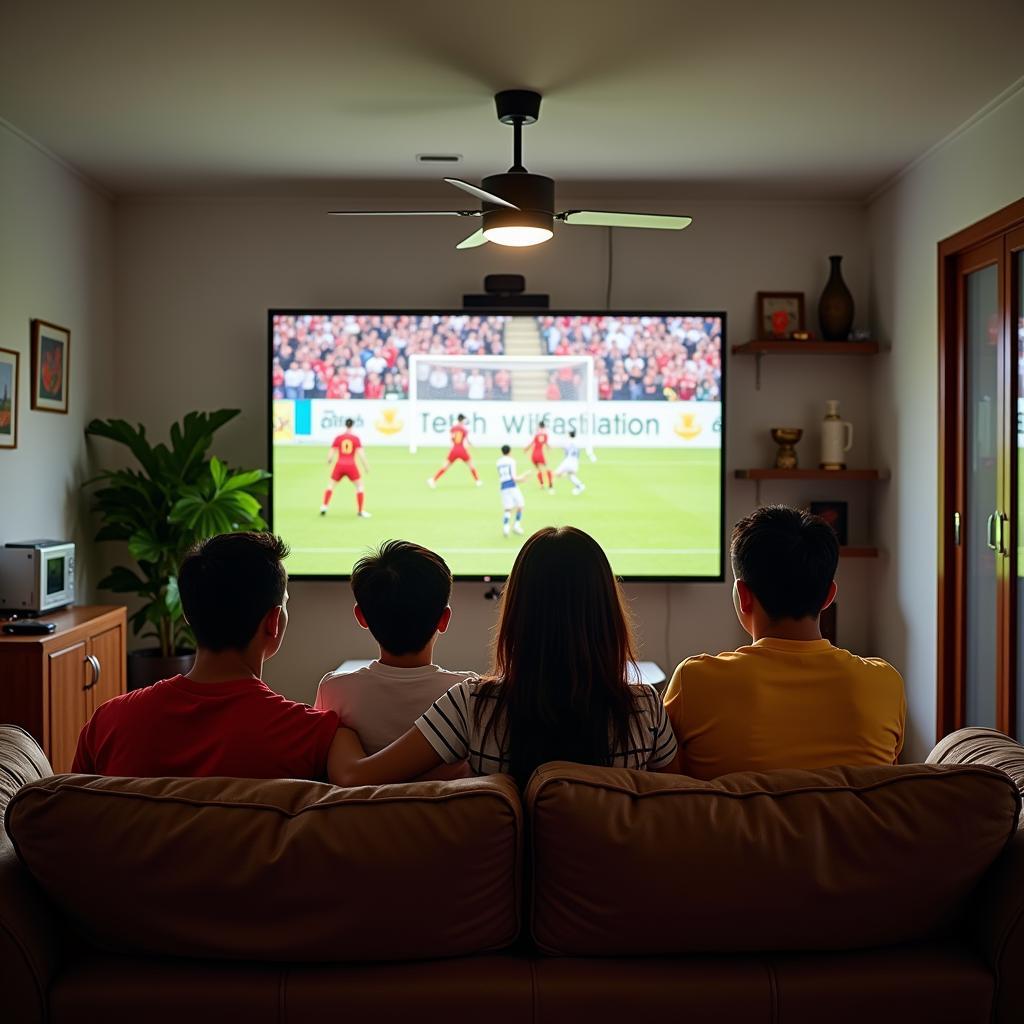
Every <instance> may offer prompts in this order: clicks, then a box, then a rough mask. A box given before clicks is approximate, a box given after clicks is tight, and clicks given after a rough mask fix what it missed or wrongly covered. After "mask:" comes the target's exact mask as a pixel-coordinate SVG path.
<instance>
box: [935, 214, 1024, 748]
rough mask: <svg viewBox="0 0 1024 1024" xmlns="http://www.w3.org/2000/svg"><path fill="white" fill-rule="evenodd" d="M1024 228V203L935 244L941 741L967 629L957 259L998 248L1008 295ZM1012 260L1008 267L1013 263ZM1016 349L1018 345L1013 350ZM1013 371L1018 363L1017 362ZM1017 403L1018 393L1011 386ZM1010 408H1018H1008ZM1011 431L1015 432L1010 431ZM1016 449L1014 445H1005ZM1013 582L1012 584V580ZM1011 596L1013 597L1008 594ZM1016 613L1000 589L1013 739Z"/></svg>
mask: <svg viewBox="0 0 1024 1024" xmlns="http://www.w3.org/2000/svg"><path fill="white" fill-rule="evenodd" d="M1021 227H1024V199H1020V200H1018V201H1017V202H1015V203H1011V204H1010V205H1009V206H1006V207H1004V208H1003V209H1001V210H998V211H997V212H996V213H994V214H992V215H991V216H989V217H986V218H985V219H984V220H981V221H978V223H976V224H972V225H971V226H970V227H968V228H965V229H964V230H963V231H959V232H957V233H956V234H955V235H951V236H950V237H949V238H946V239H943V241H941V242H939V245H938V264H939V265H938V286H939V287H938V300H939V302H938V306H939V309H938V313H939V338H938V341H939V466H938V470H939V495H938V506H939V509H938V514H939V529H938V541H939V545H938V547H939V550H938V609H937V612H938V614H937V626H938V628H937V656H936V667H937V685H936V697H937V705H936V715H935V726H936V739H937V740H938V739H941V738H942V737H943V736H945V735H946V734H947V733H949V732H951V731H952V730H953V729H957V728H960V727H961V726H962V725H963V724H964V679H965V675H966V650H965V645H964V623H965V613H966V605H965V601H966V580H965V574H964V545H963V544H956V543H955V537H954V526H953V513H954V512H955V511H960V510H963V509H964V499H965V497H966V489H965V482H964V480H963V474H962V473H961V472H960V468H961V467H962V466H963V465H964V464H965V463H964V461H963V460H964V457H965V451H964V444H965V426H966V425H965V422H964V415H963V384H964V381H965V344H964V337H963V321H962V318H961V317H960V316H959V315H958V314H959V311H960V310H961V309H962V308H963V295H962V292H961V282H962V278H961V276H960V274H959V273H958V263H959V261H960V258H961V257H962V256H963V255H965V254H966V253H967V252H968V251H970V250H972V249H979V248H980V247H981V246H983V245H985V244H986V243H992V242H1002V244H1003V246H1004V249H1003V256H1002V257H1001V258H1000V260H999V269H1000V272H1001V273H1000V279H999V290H1000V293H1001V295H1006V296H1009V295H1012V288H1008V287H1007V285H1009V284H1010V283H1011V282H1010V280H1009V275H1010V274H1011V273H1012V267H1011V268H1007V261H1006V259H1005V252H1006V242H1005V241H1002V240H1003V239H1004V237H1005V236H1006V235H1008V234H1009V233H1010V232H1011V231H1013V230H1014V229H1017V228H1021ZM1011 262H1012V261H1011ZM1001 306H1002V309H1003V314H1004V316H1003V325H1002V330H1003V343H1002V345H1001V346H1000V355H999V360H1000V362H999V366H1000V372H1001V373H1004V372H1005V370H1006V351H1007V350H1008V349H1009V346H1010V345H1011V344H1012V343H1013V339H1014V338H1015V332H1014V331H1013V330H1012V329H1011V328H1012V324H1011V322H1010V318H1011V314H1012V311H1011V310H1010V309H1009V306H1010V302H1002V303H1001ZM1014 350H1015V346H1014ZM1013 365H1014V366H1015V365H1016V357H1014V360H1013ZM1007 390H1008V389H1006V388H1004V389H1003V394H1002V396H1001V401H1000V411H999V419H998V422H999V425H1000V428H1001V430H1000V447H1001V449H1002V457H1001V459H1000V465H999V467H998V478H999V481H1000V483H999V489H1000V493H999V501H1000V502H1002V503H1004V505H1005V507H1006V508H1007V509H1011V510H1012V509H1013V507H1014V503H1013V500H1012V499H1013V492H1011V491H1010V490H1009V488H1010V487H1011V486H1013V485H1014V484H1015V481H1016V465H1010V463H1015V461H1016V460H1015V459H1012V458H1011V457H1010V454H1009V453H1008V452H1007V451H1006V449H1007V447H1008V446H1007V445H1006V444H1005V443H1004V435H1005V433H1006V430H1007V425H1008V423H1014V422H1015V419H1016V415H1015V413H1014V415H1013V417H1012V419H1009V418H1008V410H1007V404H1008V395H1007ZM1013 390H1014V397H1015V395H1016V388H1014V389H1013ZM1013 405H1014V409H1015V407H1016V402H1015V401H1014V403H1013ZM1014 429H1015V427H1014ZM1009 447H1011V448H1015V444H1014V445H1012V446H1009ZM1010 518H1011V523H1010V528H1009V531H1008V532H1009V536H1010V540H1011V544H1013V543H1015V542H1016V524H1015V523H1014V522H1012V519H1013V516H1012V515H1011V516H1010ZM1015 565H1016V549H1015V548H1012V549H1011V555H1010V557H1009V558H1007V559H1000V560H997V568H996V571H997V574H999V576H998V577H997V578H1005V573H1007V572H1008V571H1010V569H1009V567H1015ZM1011 582H1012V581H1011ZM1010 592H1012V593H1010ZM1015 609H1016V591H1015V588H1013V587H1011V586H1005V585H1003V586H1000V604H999V618H1000V624H999V625H998V627H997V635H998V636H1000V638H1001V640H1002V641H1004V642H1001V643H1000V646H999V650H998V651H997V657H998V659H999V665H998V672H999V674H1000V678H999V679H998V681H997V692H996V709H997V715H998V722H997V724H998V725H999V726H1000V728H1002V729H1003V730H1004V731H1006V732H1009V733H1012V731H1013V726H1014V718H1013V715H1014V712H1015V708H1014V692H1013V691H1014V687H1013V685H1012V683H1013V679H1012V673H1013V669H1014V665H1015V654H1016V651H1015V645H1016V621H1015V618H1009V617H1008V616H1009V615H1010V612H1011V611H1015Z"/></svg>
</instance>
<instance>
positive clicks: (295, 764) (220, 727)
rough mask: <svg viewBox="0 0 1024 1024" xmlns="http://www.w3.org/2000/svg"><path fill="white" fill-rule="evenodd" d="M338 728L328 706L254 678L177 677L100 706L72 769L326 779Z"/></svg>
mask: <svg viewBox="0 0 1024 1024" xmlns="http://www.w3.org/2000/svg"><path fill="white" fill-rule="evenodd" d="M337 730H338V716H337V715H336V714H335V713H334V712H333V711H326V712H325V711H315V710H314V709H313V708H311V707H308V706H307V705H305V704H298V703H296V702H295V701H293V700H288V698H287V697H282V696H281V694H279V693H275V692H274V691H273V690H271V689H270V687H269V686H267V684H266V683H264V682H262V681H261V680H259V679H238V680H233V681H232V682H227V683H194V682H192V680H191V679H186V678H185V677H184V676H174V677H173V678H171V679H164V680H162V681H161V682H159V683H154V684H153V685H152V686H147V687H146V688H145V689H142V690H133V691H132V692H131V693H125V694H122V695H121V696H120V697H114V698H112V699H111V700H108V701H107V702H106V703H105V704H101V705H100V707H98V708H97V709H96V713H95V714H94V715H93V716H92V718H90V719H89V721H88V722H86V724H85V728H84V729H83V730H82V734H81V735H80V736H79V737H78V750H77V751H76V752H75V761H74V765H73V767H72V771H75V772H83V773H86V774H89V775H128V776H142V777H158V776H164V775H176V776H188V777H194V776H203V775H227V776H231V777H233V778H240V779H326V778H327V752H328V750H329V749H330V746H331V742H332V741H333V740H334V734H335V733H336V732H337Z"/></svg>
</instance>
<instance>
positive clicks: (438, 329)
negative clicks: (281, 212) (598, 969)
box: [268, 310, 725, 580]
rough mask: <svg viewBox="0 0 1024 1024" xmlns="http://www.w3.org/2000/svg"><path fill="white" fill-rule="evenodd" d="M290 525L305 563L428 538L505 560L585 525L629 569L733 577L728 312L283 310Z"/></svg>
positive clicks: (463, 564)
mask: <svg viewBox="0 0 1024 1024" xmlns="http://www.w3.org/2000/svg"><path fill="white" fill-rule="evenodd" d="M269 321H270V323H269V331H270V376H269V381H268V391H269V394H270V406H271V408H270V470H271V472H272V474H273V480H272V485H271V518H272V526H273V529H274V530H275V531H276V532H277V533H279V534H281V535H282V536H283V537H284V539H285V540H286V541H287V542H288V543H289V544H290V546H291V550H292V555H291V558H290V559H289V563H288V568H289V572H290V573H291V575H293V576H317V577H325V576H326V577H345V576H348V575H349V574H350V572H351V570H352V565H353V563H354V562H355V561H356V559H358V558H359V557H360V555H362V554H364V553H365V552H366V550H367V549H368V548H369V547H371V546H372V545H374V544H377V543H379V542H381V541H383V540H386V539H389V538H404V539H407V540H413V541H416V542H417V543H420V544H424V545H426V546H427V547H430V548H433V549H434V550H436V551H438V552H439V553H440V554H442V555H443V556H444V558H445V559H446V560H447V562H448V564H449V565H450V566H451V569H452V572H453V573H454V574H455V576H456V577H457V578H463V579H494V578H501V577H504V576H506V575H507V574H508V572H509V570H510V569H511V567H512V562H513V560H514V559H515V555H516V552H517V550H518V548H519V546H520V545H521V544H522V543H523V539H524V537H527V536H529V535H530V534H531V533H533V532H534V531H535V530H537V529H539V528H540V527H542V526H548V525H572V526H578V527H579V528H580V529H583V530H586V531H587V532H588V533H590V534H592V535H593V536H594V537H595V538H596V539H597V540H598V541H599V542H600V543H601V545H602V546H603V547H604V549H605V551H606V552H607V553H608V557H609V559H610V561H611V563H612V567H613V569H614V570H615V572H616V573H618V574H619V575H620V576H622V577H623V578H625V579H636V580H643V579H650V580H663V579H685V580H718V579H721V578H722V558H723V551H722V547H723V528H722V524H723V519H722V491H723V477H722V474H723V442H724V426H723V425H724V416H723V396H724V359H723V345H724V328H725V317H724V314H722V313H708V312H671V313H624V312H614V313H611V312H556V311H550V312H549V311H544V312H530V313H506V312H502V313H487V312H454V311H447V312H445V311H442V312H423V311H416V312H395V311H335V310H323V311H297V310H271V311H270V315H269Z"/></svg>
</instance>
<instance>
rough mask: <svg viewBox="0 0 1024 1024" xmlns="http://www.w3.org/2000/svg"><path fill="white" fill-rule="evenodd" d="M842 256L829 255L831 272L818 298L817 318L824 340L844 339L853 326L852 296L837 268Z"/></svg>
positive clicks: (840, 271) (841, 273)
mask: <svg viewBox="0 0 1024 1024" xmlns="http://www.w3.org/2000/svg"><path fill="white" fill-rule="evenodd" d="M842 261H843V257H842V256H829V262H830V263H831V264H832V272H831V273H830V274H829V277H828V283H827V284H826V285H825V290H824V291H823V292H822V293H821V298H820V299H819V300H818V320H819V321H820V323H821V336H822V338H824V339H825V341H846V339H847V338H848V337H849V336H850V328H851V327H852V326H853V296H852V295H851V294H850V289H849V288H847V287H846V282H845V281H844V280H843V272H842V270H841V269H840V268H839V264H840V263H842Z"/></svg>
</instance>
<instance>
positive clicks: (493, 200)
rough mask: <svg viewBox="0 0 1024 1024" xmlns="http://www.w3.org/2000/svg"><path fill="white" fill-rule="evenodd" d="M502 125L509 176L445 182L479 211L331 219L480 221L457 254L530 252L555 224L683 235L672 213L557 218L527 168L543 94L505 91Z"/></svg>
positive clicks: (549, 183) (568, 213)
mask: <svg viewBox="0 0 1024 1024" xmlns="http://www.w3.org/2000/svg"><path fill="white" fill-rule="evenodd" d="M494 102H495V105H496V106H497V108H498V120H499V121H501V123H502V124H510V125H511V126H512V131H513V132H514V135H513V143H512V166H511V167H510V168H509V169H508V170H507V171H506V172H505V173H504V174H491V175H488V176H487V177H486V178H484V179H483V181H482V182H481V185H482V186H483V187H478V186H477V185H472V184H470V183H469V182H468V181H462V180H461V179H459V178H445V179H444V180H445V181H446V182H448V184H449V185H454V186H455V187H456V188H461V189H462V190H463V192H468V193H469V194H470V195H471V196H475V197H476V198H477V199H479V200H481V207H480V209H478V210H331V211H329V212H330V216H332V217H480V218H481V219H482V221H483V223H482V226H481V227H480V228H478V229H477V230H476V231H474V232H473V234H471V235H470V236H469V237H468V238H464V239H463V240H462V241H461V242H459V244H458V245H457V246H456V247H455V248H456V249H473V248H475V247H476V246H478V245H484V244H485V243H486V242H495V243H496V244H497V245H512V246H527V245H537V244H538V243H539V242H546V241H547V240H548V239H549V238H550V237H551V236H552V234H553V233H554V232H553V230H552V228H553V226H554V222H555V221H556V220H557V221H561V222H562V223H563V224H584V225H589V226H592V227H608V228H662V229H668V230H670V231H679V230H680V229H682V228H685V227H688V226H689V224H690V222H691V221H692V219H693V218H692V217H678V216H674V215H672V214H667V213H617V212H615V211H612V210H563V211H562V212H561V213H555V183H554V181H553V180H552V179H551V178H546V177H545V176H544V175H543V174H531V173H530V172H529V171H528V170H527V169H526V168H525V167H524V166H523V125H527V124H534V123H535V122H536V120H537V118H538V117H540V93H537V92H531V91H529V90H527V89H506V90H504V91H503V92H499V93H497V94H496V95H495V97H494Z"/></svg>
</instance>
